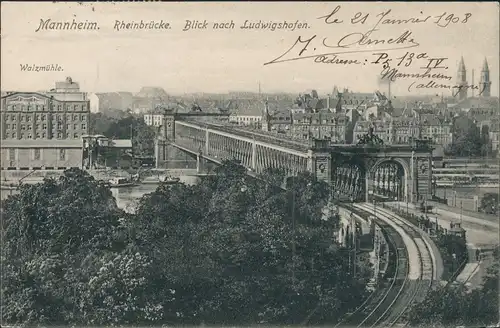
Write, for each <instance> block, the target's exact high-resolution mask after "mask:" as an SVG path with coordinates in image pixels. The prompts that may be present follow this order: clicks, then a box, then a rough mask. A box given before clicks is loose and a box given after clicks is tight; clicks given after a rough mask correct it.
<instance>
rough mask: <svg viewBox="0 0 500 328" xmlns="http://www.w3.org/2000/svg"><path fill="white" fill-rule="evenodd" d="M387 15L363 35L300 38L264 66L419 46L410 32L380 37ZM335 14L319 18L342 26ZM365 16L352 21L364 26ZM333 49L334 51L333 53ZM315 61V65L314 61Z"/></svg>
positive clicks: (386, 12) (379, 15)
mask: <svg viewBox="0 0 500 328" xmlns="http://www.w3.org/2000/svg"><path fill="white" fill-rule="evenodd" d="M337 8H338V7H337ZM390 12H391V10H390V9H389V10H387V11H385V12H382V13H380V14H378V15H376V17H377V18H378V20H377V22H376V23H375V24H374V25H373V26H372V27H371V28H369V29H368V30H367V31H366V32H355V33H349V34H347V35H344V36H342V37H340V38H339V39H337V40H336V41H332V39H333V38H332V37H323V38H321V37H318V36H317V35H313V36H312V37H310V38H308V39H307V38H303V37H302V36H299V37H298V38H297V40H296V41H295V43H294V44H293V45H292V46H291V47H290V48H289V49H288V50H287V51H286V52H284V53H283V54H282V55H280V56H278V57H276V58H275V59H273V60H271V61H269V62H267V63H265V64H264V65H270V64H277V63H283V62H288V61H294V60H299V59H315V58H316V57H318V56H331V55H339V54H348V53H351V54H353V53H362V52H373V51H374V49H373V48H371V49H366V47H367V46H379V48H378V49H376V50H375V51H392V50H398V49H399V50H401V49H408V48H413V47H418V46H419V45H420V44H419V43H418V42H417V41H416V40H415V39H414V38H413V36H412V32H411V31H409V30H407V31H404V32H403V33H401V34H399V35H393V36H390V37H382V36H381V35H380V34H381V33H380V31H379V25H380V24H381V23H382V22H383V21H384V19H385V18H386V17H387V15H389V14H390ZM334 13H335V10H334V11H333V12H332V14H330V15H327V16H326V17H325V16H322V17H320V18H322V19H324V20H325V22H326V23H327V24H335V23H336V24H339V23H341V21H339V20H334V19H333V17H332V15H333V14H334ZM368 17H369V15H368V14H366V15H364V16H363V15H362V14H361V15H355V16H354V18H353V19H354V22H355V24H357V23H360V24H364V23H365V22H366V20H367V19H368ZM318 39H321V41H319V42H318ZM313 41H314V42H313ZM318 49H319V50H318ZM332 49H335V50H334V51H332ZM314 61H315V62H317V61H316V60H314Z"/></svg>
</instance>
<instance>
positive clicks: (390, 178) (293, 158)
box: [155, 110, 432, 203]
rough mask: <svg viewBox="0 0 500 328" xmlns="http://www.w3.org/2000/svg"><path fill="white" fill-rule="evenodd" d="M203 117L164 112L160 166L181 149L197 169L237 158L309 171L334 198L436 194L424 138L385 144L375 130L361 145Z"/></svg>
mask: <svg viewBox="0 0 500 328" xmlns="http://www.w3.org/2000/svg"><path fill="white" fill-rule="evenodd" d="M207 115H208V116H210V115H212V116H220V115H222V116H224V115H226V116H227V114H219V113H217V114H207ZM208 116H207V117H208ZM201 117H202V116H201V115H197V116H196V117H195V115H192V116H189V115H186V114H177V113H176V112H174V111H171V110H166V111H165V113H164V121H163V122H164V124H163V126H161V127H160V128H159V131H158V135H157V138H156V142H155V156H156V165H157V167H158V168H161V167H165V166H168V162H169V161H173V160H175V156H176V154H178V153H179V151H181V152H184V153H188V154H191V156H192V157H193V158H196V161H197V168H198V170H202V169H203V166H204V163H206V161H209V162H213V163H221V162H222V161H223V160H238V161H239V162H240V163H241V165H243V166H244V167H246V168H247V169H248V171H249V172H252V174H260V173H263V172H264V170H265V169H266V168H281V169H283V170H284V171H285V172H286V174H287V176H293V175H296V174H297V173H299V172H302V171H308V172H311V173H313V174H314V175H315V176H316V177H317V178H318V179H322V180H324V181H326V182H328V183H329V184H330V185H331V186H332V188H333V191H334V195H335V197H337V198H339V199H342V198H344V199H349V200H351V201H371V200H372V199H373V197H377V198H378V200H382V201H383V200H390V201H404V202H410V203H415V202H418V201H420V200H423V199H426V198H427V197H429V196H430V195H431V192H432V184H431V178H432V166H431V163H432V162H431V160H432V147H430V145H429V144H428V143H426V142H425V141H420V140H415V141H413V142H412V144H408V145H383V144H380V143H374V142H371V140H377V137H376V136H374V135H373V133H372V132H370V133H369V134H368V135H367V136H366V138H365V139H366V142H365V143H364V144H358V145H354V144H332V143H331V142H330V140H318V139H316V140H312V141H311V142H307V141H303V140H300V141H297V140H293V139H291V138H287V137H286V136H279V135H275V134H272V133H268V132H260V131H258V132H257V131H250V130H244V129H237V128H233V127H231V126H229V125H228V124H225V123H223V122H221V123H222V124H218V123H215V122H213V119H212V120H210V119H206V118H207V117H205V119H203V120H200V119H199V118H201ZM210 121H212V122H210Z"/></svg>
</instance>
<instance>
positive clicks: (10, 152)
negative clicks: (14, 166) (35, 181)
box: [9, 148, 16, 161]
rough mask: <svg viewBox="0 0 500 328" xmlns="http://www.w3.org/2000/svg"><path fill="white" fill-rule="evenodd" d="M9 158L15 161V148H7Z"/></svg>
mask: <svg viewBox="0 0 500 328" xmlns="http://www.w3.org/2000/svg"><path fill="white" fill-rule="evenodd" d="M9 160H11V161H15V160H16V150H15V149H12V148H11V149H9Z"/></svg>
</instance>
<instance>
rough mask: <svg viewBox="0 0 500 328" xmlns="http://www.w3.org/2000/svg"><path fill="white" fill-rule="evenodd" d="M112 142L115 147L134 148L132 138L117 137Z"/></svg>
mask: <svg viewBox="0 0 500 328" xmlns="http://www.w3.org/2000/svg"><path fill="white" fill-rule="evenodd" d="M111 142H112V144H111V145H112V146H113V147H115V148H132V140H130V139H115V140H112V141H111Z"/></svg>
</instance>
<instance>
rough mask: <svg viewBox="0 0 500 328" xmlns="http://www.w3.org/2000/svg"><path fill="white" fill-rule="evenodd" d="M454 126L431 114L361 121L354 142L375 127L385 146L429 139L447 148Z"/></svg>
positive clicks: (354, 133)
mask: <svg viewBox="0 0 500 328" xmlns="http://www.w3.org/2000/svg"><path fill="white" fill-rule="evenodd" d="M452 126H453V123H452V121H451V119H447V118H445V117H442V116H438V115H430V114H421V115H419V116H417V117H412V116H399V117H391V118H384V119H376V120H359V121H358V122H356V124H355V127H354V132H353V141H354V143H356V142H358V141H359V140H360V138H361V137H362V136H363V135H365V134H366V133H367V132H368V130H369V128H370V127H373V129H374V133H375V134H376V135H377V136H378V137H379V138H381V139H382V140H383V141H384V143H385V144H409V143H410V142H411V140H413V139H427V140H432V143H433V144H437V145H442V146H443V147H446V146H448V145H449V144H451V143H452V141H453V134H452Z"/></svg>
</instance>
